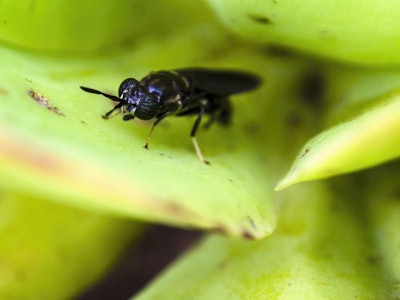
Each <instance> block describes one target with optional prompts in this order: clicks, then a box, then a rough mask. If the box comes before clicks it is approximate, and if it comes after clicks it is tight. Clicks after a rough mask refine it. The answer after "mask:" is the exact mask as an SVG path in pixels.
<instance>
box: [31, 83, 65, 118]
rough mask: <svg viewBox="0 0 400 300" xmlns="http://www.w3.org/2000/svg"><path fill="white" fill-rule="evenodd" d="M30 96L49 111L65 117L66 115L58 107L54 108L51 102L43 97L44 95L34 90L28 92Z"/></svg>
mask: <svg viewBox="0 0 400 300" xmlns="http://www.w3.org/2000/svg"><path fill="white" fill-rule="evenodd" d="M28 95H29V96H30V97H31V98H32V99H33V100H35V101H36V102H37V103H39V104H40V105H41V106H42V107H44V108H46V109H48V110H49V111H51V112H53V113H55V114H57V115H59V116H64V114H63V113H62V112H61V111H60V110H59V109H58V108H57V107H56V106H52V105H51V104H50V102H49V100H48V99H47V98H46V97H45V96H43V95H42V94H40V93H38V92H36V91H34V90H33V89H29V90H28Z"/></svg>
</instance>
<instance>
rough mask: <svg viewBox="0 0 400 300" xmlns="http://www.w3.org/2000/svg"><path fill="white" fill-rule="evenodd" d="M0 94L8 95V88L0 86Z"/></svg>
mask: <svg viewBox="0 0 400 300" xmlns="http://www.w3.org/2000/svg"><path fill="white" fill-rule="evenodd" d="M0 95H2V96H8V90H6V89H5V88H2V87H0Z"/></svg>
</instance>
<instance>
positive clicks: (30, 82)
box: [0, 24, 307, 238]
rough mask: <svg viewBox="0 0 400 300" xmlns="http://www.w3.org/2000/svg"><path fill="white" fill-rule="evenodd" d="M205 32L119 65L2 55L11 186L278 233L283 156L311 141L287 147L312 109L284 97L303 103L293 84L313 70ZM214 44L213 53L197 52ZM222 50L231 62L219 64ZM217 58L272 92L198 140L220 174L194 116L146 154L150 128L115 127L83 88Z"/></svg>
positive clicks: (144, 50)
mask: <svg viewBox="0 0 400 300" xmlns="http://www.w3.org/2000/svg"><path fill="white" fill-rule="evenodd" d="M199 26H200V25H198V26H196V27H194V28H193V29H192V31H190V30H189V29H187V28H185V29H184V30H185V31H184V32H181V33H180V34H179V38H176V39H175V40H174V38H173V37H174V36H171V37H169V42H168V44H165V45H163V47H162V48H159V47H154V45H153V41H152V40H150V41H149V42H148V43H146V42H143V43H142V46H141V47H136V48H135V49H132V50H129V51H127V52H126V53H118V54H115V55H111V56H108V57H97V58H96V57H93V58H90V59H89V58H86V59H78V58H68V57H67V58H49V57H40V56H35V55H32V54H27V53H22V52H15V51H12V50H7V49H2V50H1V61H2V71H1V73H0V78H1V82H2V83H1V91H2V94H1V97H2V98H3V101H1V104H0V105H1V108H0V114H1V115H0V122H1V127H0V137H1V138H0V143H1V147H0V153H1V155H0V162H1V168H0V174H1V176H2V178H3V179H5V178H7V180H4V184H7V185H8V186H9V187H10V188H13V189H21V186H22V187H23V190H24V191H25V192H27V193H30V194H36V195H43V194H45V195H52V196H53V198H55V199H58V201H62V202H63V203H73V204H74V205H77V206H79V207H84V208H87V209H95V210H101V211H107V212H115V213H119V214H123V215H128V216H132V217H136V218H140V219H142V220H146V221H156V222H164V223H168V224H180V225H184V226H195V227H200V228H208V229H213V230H216V231H221V232H224V233H227V234H232V235H235V236H245V237H248V238H260V237H263V236H265V235H267V234H269V233H271V231H272V230H273V228H274V224H275V208H274V203H273V202H274V193H273V186H274V185H275V183H276V179H277V177H276V176H277V174H279V173H280V172H281V164H280V163H279V161H280V158H279V157H283V156H284V154H286V153H288V151H290V149H296V147H297V146H298V144H297V143H298V141H299V140H301V141H303V140H302V139H299V140H297V139H296V140H292V139H290V138H289V140H290V141H287V139H288V135H287V134H286V133H287V132H288V131H289V130H290V131H292V130H293V129H292V127H293V126H292V125H291V123H289V122H282V121H281V120H284V119H285V118H287V116H288V115H293V113H292V112H293V111H297V107H298V106H299V105H301V104H298V103H296V102H292V101H287V102H286V103H284V102H285V101H283V99H288V98H293V97H294V95H295V94H296V93H295V92H293V91H291V90H290V89H289V90H288V89H287V87H288V86H290V85H291V82H294V84H297V83H296V82H297V78H298V77H300V76H301V75H302V73H303V71H304V66H302V64H298V63H297V62H296V60H292V59H287V58H278V59H273V58H272V59H265V55H264V53H260V52H258V51H252V50H250V49H246V48H242V49H240V44H238V43H236V42H230V41H229V40H228V39H226V38H225V37H224V36H223V35H222V34H219V35H217V34H216V33H217V32H218V29H217V28H216V27H213V26H211V25H210V24H208V25H204V26H203V27H202V28H201V31H199ZM199 32H200V33H199ZM194 33H196V34H194ZM199 34H200V36H199ZM211 39H213V40H211ZM224 39H225V40H224ZM205 41H207V43H208V47H201V48H200V47H198V44H199V43H201V44H203V43H205ZM242 47H243V46H242ZM181 49H184V52H182V51H181ZM218 51H222V52H223V53H224V57H223V58H222V57H220V56H217V57H216V58H214V57H213V55H214V54H215V53H216V52H218ZM177 53H182V55H177ZM201 57H204V58H203V59H200V58H201ZM261 57H262V58H263V59H262V60H261ZM167 58H168V59H167ZM217 61H218V65H219V66H220V67H223V66H225V67H227V66H229V67H230V68H235V67H236V68H247V69H252V70H253V72H256V73H258V74H260V76H263V77H264V78H266V79H267V80H266V82H267V83H266V85H265V86H264V87H263V88H261V89H259V90H258V91H256V92H252V93H248V95H239V96H236V97H233V103H234V109H235V112H236V113H235V115H234V122H233V125H232V126H231V127H229V128H220V127H218V126H215V127H213V128H211V129H210V130H208V131H204V130H200V131H199V133H198V141H199V143H200V146H201V147H202V149H203V152H204V154H205V155H206V158H207V159H208V160H210V161H211V165H209V166H207V165H205V164H203V163H201V162H199V160H198V159H197V157H196V155H195V152H194V150H193V147H192V144H191V141H190V138H189V132H190V129H191V127H192V124H193V121H194V120H193V118H169V119H167V120H166V121H165V122H164V121H163V122H162V123H161V124H160V126H158V128H156V130H155V132H154V134H153V138H152V142H151V145H150V150H149V151H147V150H145V149H143V145H144V141H145V139H146V136H147V133H148V131H149V128H150V126H149V124H141V123H137V122H122V120H121V119H120V118H118V117H116V118H114V119H112V120H108V121H106V120H104V119H102V118H101V117H100V115H101V114H104V113H105V112H106V111H107V110H109V109H110V107H111V104H110V103H109V101H108V100H107V99H105V98H104V97H100V96H97V95H92V94H88V93H85V92H83V91H82V90H80V89H79V85H84V86H89V87H93V88H97V89H100V90H104V91H106V92H109V93H113V91H115V90H116V89H117V87H118V85H119V84H120V82H121V81H122V80H123V79H125V78H126V77H131V76H134V77H139V78H140V77H141V76H143V75H146V73H148V72H149V71H150V70H157V69H169V68H177V67H184V66H191V65H193V64H196V65H198V64H203V65H217ZM206 62H207V64H206ZM298 114H299V115H301V114H302V113H301V111H299V112H298ZM305 115H306V113H305ZM303 119H304V118H303ZM304 120H305V119H304ZM300 128H302V127H300ZM305 128H307V127H305ZM301 130H303V129H301ZM301 130H300V131H298V132H299V133H300V132H302V131H301ZM301 136H303V135H301ZM282 141H284V142H285V144H282ZM288 145H296V146H294V147H289V148H288ZM287 148H288V149H287ZM278 169H279V170H280V171H279V172H277V171H276V170H278Z"/></svg>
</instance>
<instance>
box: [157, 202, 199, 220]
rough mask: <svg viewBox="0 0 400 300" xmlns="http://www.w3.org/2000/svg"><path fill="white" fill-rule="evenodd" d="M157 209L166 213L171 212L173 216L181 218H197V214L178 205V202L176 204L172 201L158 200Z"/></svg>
mask: <svg viewBox="0 0 400 300" xmlns="http://www.w3.org/2000/svg"><path fill="white" fill-rule="evenodd" d="M159 209H160V210H162V211H164V212H165V213H167V214H171V215H173V216H177V217H180V218H182V219H186V220H193V219H198V215H197V214H195V213H194V212H192V211H190V210H188V209H186V208H185V207H183V206H182V205H179V204H176V203H173V202H165V201H160V207H159Z"/></svg>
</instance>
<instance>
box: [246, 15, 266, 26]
mask: <svg viewBox="0 0 400 300" xmlns="http://www.w3.org/2000/svg"><path fill="white" fill-rule="evenodd" d="M247 16H248V17H249V18H250V20H252V21H253V22H256V23H258V24H261V25H271V24H272V22H271V20H270V19H269V18H268V17H265V16H261V15H257V14H247Z"/></svg>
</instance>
